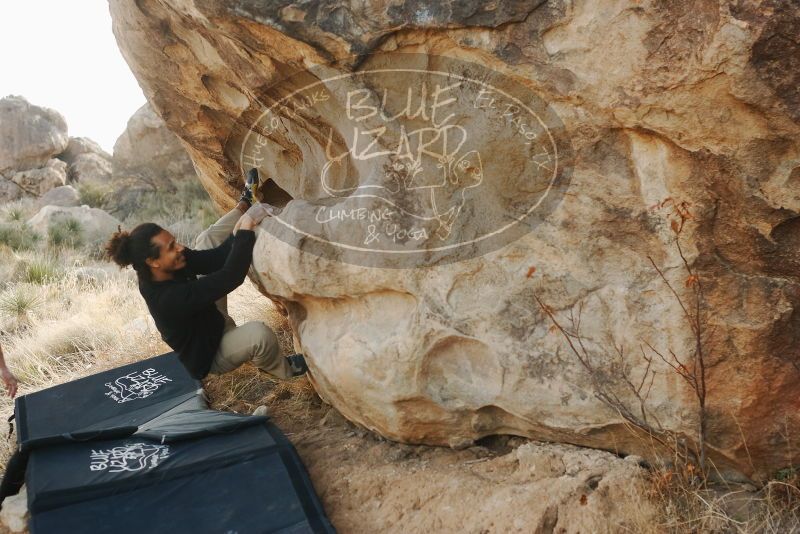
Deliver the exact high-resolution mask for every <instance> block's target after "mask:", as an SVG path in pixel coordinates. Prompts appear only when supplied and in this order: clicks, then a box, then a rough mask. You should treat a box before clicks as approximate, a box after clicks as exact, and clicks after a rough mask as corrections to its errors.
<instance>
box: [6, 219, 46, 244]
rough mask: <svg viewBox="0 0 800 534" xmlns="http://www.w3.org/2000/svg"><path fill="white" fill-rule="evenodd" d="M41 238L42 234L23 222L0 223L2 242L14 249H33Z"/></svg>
mask: <svg viewBox="0 0 800 534" xmlns="http://www.w3.org/2000/svg"><path fill="white" fill-rule="evenodd" d="M40 239H41V236H40V235H39V234H37V233H36V232H35V231H34V230H33V229H32V228H31V227H30V226H28V225H27V224H25V223H23V222H10V223H0V243H2V244H4V245H8V246H9V247H11V249H12V250H17V251H18V250H31V249H32V248H33V247H35V246H36V244H37V243H38V242H39V240H40Z"/></svg>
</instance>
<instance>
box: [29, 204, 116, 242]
mask: <svg viewBox="0 0 800 534" xmlns="http://www.w3.org/2000/svg"><path fill="white" fill-rule="evenodd" d="M69 219H73V220H76V221H78V223H80V228H81V235H82V237H83V238H84V239H85V240H86V241H87V242H91V243H99V242H101V241H104V240H106V239H108V238H109V236H111V234H112V233H113V232H115V231H116V230H117V228H118V227H119V225H120V224H121V223H120V222H119V221H118V220H117V219H116V218H115V217H113V216H112V215H109V214H108V213H106V212H105V211H103V210H101V209H99V208H90V207H89V206H74V207H64V206H44V207H43V208H42V209H40V210H39V211H38V212H37V213H36V215H34V216H33V217H31V218H30V219H29V220H28V225H29V226H30V227H31V228H33V229H34V230H36V231H37V232H38V233H40V234H41V235H47V232H48V230H49V228H50V226H51V225H63V224H65V223H66V221H67V220H69Z"/></svg>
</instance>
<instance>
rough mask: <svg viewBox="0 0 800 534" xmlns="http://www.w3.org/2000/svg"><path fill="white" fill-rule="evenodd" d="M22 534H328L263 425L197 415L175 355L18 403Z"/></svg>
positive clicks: (274, 434) (302, 475) (277, 437)
mask: <svg viewBox="0 0 800 534" xmlns="http://www.w3.org/2000/svg"><path fill="white" fill-rule="evenodd" d="M15 414H16V418H17V421H18V423H19V425H18V428H19V431H18V440H19V445H20V450H21V451H22V452H23V454H21V455H20V456H23V457H25V458H26V459H27V470H26V474H25V481H26V483H27V491H28V503H29V508H30V511H31V520H30V529H31V532H32V533H33V534H50V533H61V532H70V533H79V532H87V533H88V532H92V533H102V532H109V533H111V532H113V533H114V534H125V533H137V534H139V533H141V532H148V533H158V532H165V533H166V532H169V533H170V534H174V533H182V532H186V533H192V534H194V533H202V532H216V533H239V534H244V533H248V532H259V533H260V532H281V533H301V532H302V533H305V532H309V533H317V532H321V533H329V532H334V529H333V527H332V526H331V524H330V522H329V521H328V519H327V518H326V517H325V513H324V510H323V508H322V505H321V504H320V502H319V499H318V497H317V495H316V494H315V492H314V488H313V486H312V485H311V482H310V480H309V478H308V474H307V473H306V471H305V468H304V466H303V464H302V462H301V461H300V458H299V456H298V455H297V452H296V451H295V449H294V447H293V446H292V444H291V443H290V442H289V440H288V439H286V437H285V436H284V435H283V434H282V433H281V432H280V430H279V429H278V428H277V427H276V426H275V425H273V424H272V423H270V422H269V420H268V418H266V417H257V416H249V415H239V414H234V413H229V412H219V411H215V410H210V409H208V405H207V403H206V401H205V397H204V395H203V392H202V389H201V384H200V382H198V381H197V380H194V379H193V378H191V377H190V376H189V374H188V373H187V372H186V370H185V369H184V367H183V365H182V364H181V363H180V361H179V360H178V359H177V356H176V355H175V354H174V353H168V354H162V355H161V356H157V357H155V358H151V359H149V360H144V361H142V362H137V363H134V364H130V365H126V366H124V367H120V368H118V369H112V370H110V371H105V372H102V373H98V374H95V375H92V376H89V377H86V378H82V379H79V380H76V381H74V382H69V383H66V384H61V385H59V386H55V387H52V388H49V389H46V390H43V391H39V392H37V393H33V394H30V395H26V396H24V397H20V398H19V399H18V400H17V402H16V412H15Z"/></svg>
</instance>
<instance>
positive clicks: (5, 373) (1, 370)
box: [0, 365, 17, 399]
mask: <svg viewBox="0 0 800 534" xmlns="http://www.w3.org/2000/svg"><path fill="white" fill-rule="evenodd" d="M0 379H1V380H2V381H3V384H5V385H6V392H7V393H8V396H9V397H11V398H12V399H13V398H14V396H15V395H16V394H17V377H15V376H14V374H13V373H12V372H11V371H9V370H8V367H6V366H5V365H4V366H2V367H0Z"/></svg>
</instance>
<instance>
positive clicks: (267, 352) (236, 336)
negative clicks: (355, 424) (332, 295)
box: [194, 208, 292, 378]
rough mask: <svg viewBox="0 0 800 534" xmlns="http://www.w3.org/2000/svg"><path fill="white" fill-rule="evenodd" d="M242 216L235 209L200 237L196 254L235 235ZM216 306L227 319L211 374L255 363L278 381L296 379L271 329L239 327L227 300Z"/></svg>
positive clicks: (249, 325)
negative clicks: (292, 377) (229, 310)
mask: <svg viewBox="0 0 800 534" xmlns="http://www.w3.org/2000/svg"><path fill="white" fill-rule="evenodd" d="M241 216H242V212H241V211H239V210H238V209H235V208H234V209H233V210H232V211H230V212H228V213H226V214H225V215H223V216H222V217H221V218H220V219H219V220H218V221H217V222H215V223H214V224H212V225H211V226H210V227H208V229H206V230H205V231H203V232H202V233H201V234H200V235H199V236H197V239H196V240H195V245H194V248H195V250H207V249H210V248H214V247H217V246H219V245H221V244H222V242H223V241H225V240H226V239H227V238H228V236H229V235H231V232H232V231H233V227H234V226H236V222H237V221H238V220H239V218H240V217H241ZM215 304H216V306H217V309H218V310H219V311H220V313H221V314H222V316H223V317H224V318H225V333H224V334H223V335H222V340H221V341H220V344H219V348H218V349H217V352H216V354H215V355H214V360H213V361H212V362H211V370H210V372H211V373H214V374H222V373H227V372H228V371H233V370H234V369H236V368H237V367H239V366H240V365H242V364H243V363H245V362H247V361H252V362H253V365H255V366H256V367H258V368H259V369H263V370H264V371H266V372H268V373H269V374H271V375H274V376H276V377H278V378H290V377H291V376H292V371H291V369H290V367H289V362H288V360H287V359H286V358H284V357H283V356H281V354H280V344H279V343H278V338H277V336H276V335H275V332H273V331H272V329H271V328H270V327H268V326H267V325H265V324H264V323H262V322H261V321H250V322H248V323H245V324H243V325H242V326H236V322H235V321H234V320H233V319H232V318H231V316H230V315H228V299H227V297H222V298H221V299H219V300H218V301H217V302H216V303H215Z"/></svg>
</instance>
